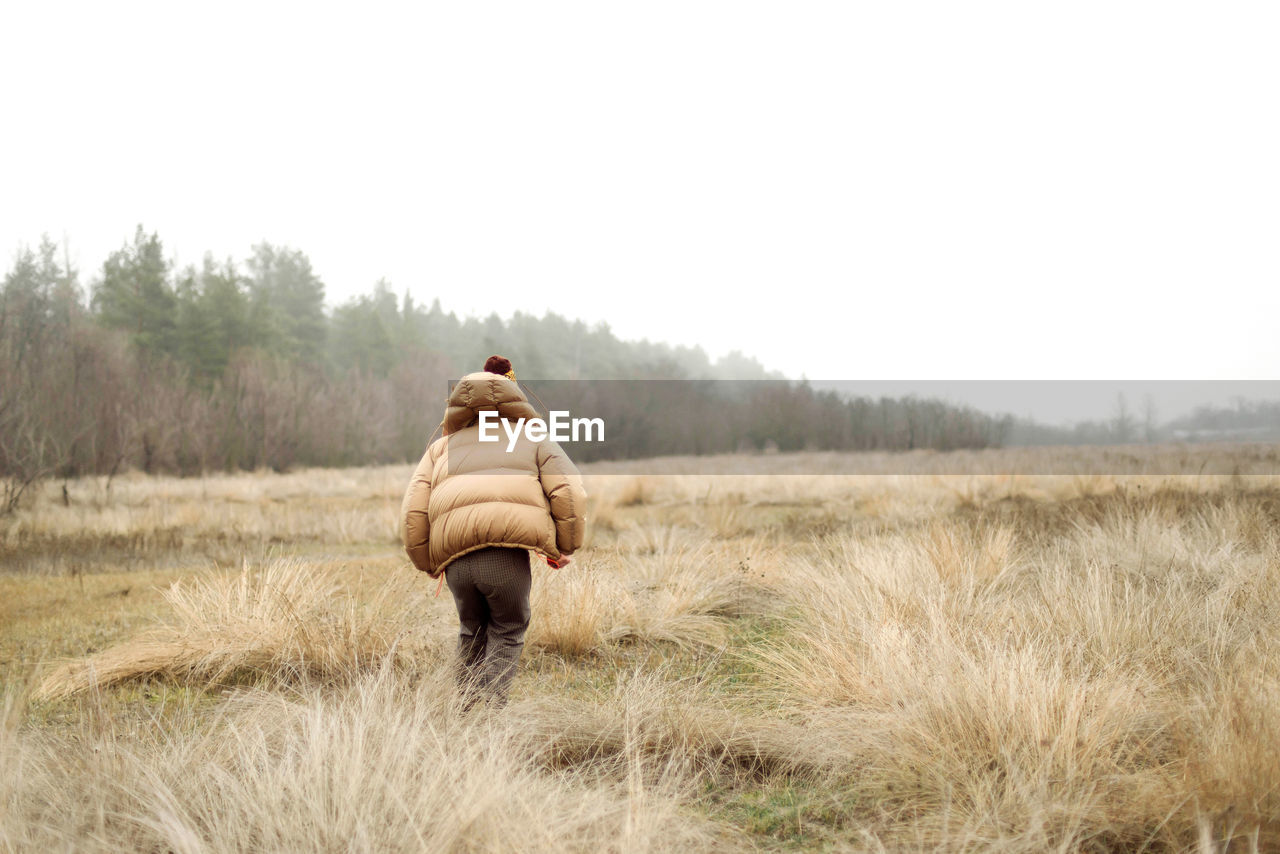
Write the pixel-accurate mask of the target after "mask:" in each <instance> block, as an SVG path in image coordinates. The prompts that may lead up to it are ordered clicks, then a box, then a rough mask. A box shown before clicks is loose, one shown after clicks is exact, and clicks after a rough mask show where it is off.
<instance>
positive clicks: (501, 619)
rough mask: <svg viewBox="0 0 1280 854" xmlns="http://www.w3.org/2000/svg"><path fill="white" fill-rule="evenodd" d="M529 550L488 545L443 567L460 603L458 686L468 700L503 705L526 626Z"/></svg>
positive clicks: (452, 591) (529, 571)
mask: <svg viewBox="0 0 1280 854" xmlns="http://www.w3.org/2000/svg"><path fill="white" fill-rule="evenodd" d="M532 577H533V576H532V572H531V570H530V567H529V550H528V549H512V548H497V547H492V546H490V547H486V548H483V549H477V550H476V551H473V552H468V553H467V554H465V555H463V556H462V557H460V558H458V559H456V560H454V561H453V562H452V563H450V564H449V566H448V567H446V568H445V580H446V581H447V582H448V584H449V592H450V593H452V594H453V601H454V604H456V605H457V606H458V621H459V623H460V628H459V633H458V660H457V679H458V685H459V687H460V688H461V689H462V692H463V694H464V695H466V696H467V697H468V698H469V700H471V701H473V702H474V701H475V700H480V699H484V700H487V701H489V702H490V703H492V704H493V705H495V706H501V705H504V704H505V703H506V701H507V693H508V691H509V690H510V688H511V681H512V680H513V679H514V678H515V675H516V664H517V663H518V662H519V661H520V653H521V652H522V651H523V650H524V636H525V632H526V631H527V630H528V628H529V588H530V586H531V584H532Z"/></svg>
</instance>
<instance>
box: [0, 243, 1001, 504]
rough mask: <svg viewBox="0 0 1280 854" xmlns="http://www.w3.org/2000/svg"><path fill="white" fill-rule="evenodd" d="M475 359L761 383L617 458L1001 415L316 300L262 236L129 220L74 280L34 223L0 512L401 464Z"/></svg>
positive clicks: (1, 372)
mask: <svg viewBox="0 0 1280 854" xmlns="http://www.w3.org/2000/svg"><path fill="white" fill-rule="evenodd" d="M493 353H501V354H503V355H506V356H508V357H510V358H511V359H512V361H513V362H514V363H515V365H516V366H517V372H518V374H519V376H520V379H521V382H524V381H525V380H526V379H535V378H546V379H548V380H572V379H627V380H637V379H652V380H670V379H709V378H714V379H717V380H772V381H773V382H768V383H762V384H758V385H757V384H752V383H743V384H742V386H743V387H744V388H750V389H752V391H750V392H744V394H745V395H746V397H742V396H739V398H736V399H726V400H724V401H723V402H722V404H721V405H722V406H723V408H724V411H723V412H720V413H712V412H706V413H705V415H704V417H705V418H706V419H707V420H706V421H705V423H704V424H702V425H699V426H701V427H704V428H705V429H703V430H700V431H698V432H699V434H700V435H703V436H704V439H703V440H701V441H700V442H699V443H698V444H697V445H696V447H695V446H694V445H690V447H687V448H686V447H684V446H683V445H681V444H680V443H678V442H677V443H675V444H673V443H672V442H671V440H670V435H671V434H672V431H671V430H670V429H668V428H670V427H672V426H673V425H675V424H676V423H677V422H678V421H679V418H678V416H679V413H673V412H670V411H669V410H670V407H664V405H663V401H662V400H661V399H654V400H651V401H650V402H649V403H650V406H649V408H648V410H647V417H646V418H645V419H643V429H640V428H639V427H636V425H632V427H633V429H632V431H631V433H630V435H629V436H628V440H627V441H626V442H624V443H613V444H612V445H611V450H612V451H613V452H614V453H618V454H622V455H625V456H634V457H639V456H646V455H652V454H653V453H655V452H662V453H682V452H687V453H693V452H703V453H710V452H717V451H724V450H759V449H764V448H770V449H771V448H778V449H781V450H789V449H798V448H821V449H855V448H880V449H908V448H958V447H970V448H971V447H988V446H993V445H999V444H1001V443H1002V442H1003V441H1004V439H1005V434H1006V432H1007V430H1008V428H1009V424H1010V422H1009V420H1008V419H997V418H992V417H990V416H987V415H984V414H982V413H979V412H977V411H975V410H972V409H965V408H959V407H955V406H951V405H948V404H944V403H940V402H937V401H929V400H918V399H915V398H907V399H902V400H891V399H882V400H876V401H871V400H856V401H848V400H844V399H841V398H838V397H836V396H834V395H831V394H822V393H818V392H814V391H813V390H811V389H809V388H808V387H807V385H805V384H803V383H793V382H788V381H785V380H782V378H781V377H778V376H777V375H774V374H770V373H768V372H767V371H765V370H764V368H763V367H761V365H760V364H759V363H758V362H756V361H755V360H754V359H751V358H748V357H746V356H743V355H741V354H739V353H732V354H730V355H728V356H726V357H724V358H722V359H719V360H717V361H714V362H713V361H712V360H710V359H709V358H708V357H707V355H706V353H705V352H704V351H703V350H702V349H701V348H700V347H671V346H668V345H665V344H655V343H650V342H648V341H639V342H637V341H622V340H619V339H618V338H617V337H616V336H615V335H614V334H613V333H612V332H611V331H610V330H609V328H608V326H606V325H603V324H600V325H595V326H588V325H587V324H584V323H582V322H581V321H577V320H571V319H568V318H564V317H561V316H559V315H556V314H553V313H547V314H546V315H544V316H542V317H534V316H531V315H528V314H523V313H520V312H516V313H515V314H513V315H511V316H510V317H508V318H506V319H504V318H502V317H499V316H498V315H497V314H491V315H489V316H488V317H485V318H475V317H467V318H458V317H457V316H456V315H454V314H453V313H449V312H446V311H445V310H444V309H443V308H442V306H441V304H440V302H439V300H435V301H433V302H432V303H431V304H430V305H429V306H428V305H423V304H420V303H418V302H415V301H414V299H413V298H412V297H411V296H410V295H409V294H408V293H407V292H406V293H404V294H403V295H402V296H398V295H397V294H396V293H395V292H394V291H393V290H392V289H391V287H390V285H388V284H387V283H386V282H378V283H377V284H375V285H374V286H373V288H372V290H371V291H370V292H369V293H367V294H365V295H363V296H360V297H357V298H354V299H351V300H348V301H347V302H344V303H342V304H341V305H338V306H336V307H334V308H332V310H328V309H326V305H325V288H324V284H323V282H322V281H321V279H320V278H319V276H318V275H317V274H316V272H315V271H314V270H313V269H312V267H311V263H310V261H309V260H308V258H307V256H306V255H305V254H303V253H302V252H301V251H298V250H296V249H290V248H282V247H276V246H272V245H270V244H268V243H262V244H259V245H257V246H255V247H253V248H252V251H251V253H250V255H249V257H248V258H247V259H245V260H244V261H243V262H236V261H233V260H223V261H218V260H215V259H213V258H212V257H210V256H206V257H205V259H204V262H203V264H201V265H200V266H199V267H196V266H188V267H185V268H182V269H175V268H174V267H173V265H172V264H171V262H169V261H168V260H167V259H166V257H165V252H164V247H163V244H162V243H161V240H160V238H159V236H158V235H157V234H154V233H151V234H148V233H147V232H146V231H145V230H144V229H143V228H142V227H141V226H140V227H139V228H138V229H137V232H136V234H135V236H134V239H133V241H132V243H126V244H125V245H124V246H122V247H121V248H120V249H119V250H117V251H115V252H113V253H111V255H110V257H108V258H107V259H106V261H105V262H104V263H103V265H102V267H101V269H100V270H98V271H97V272H96V273H94V274H93V275H92V276H91V277H90V278H89V281H88V282H87V283H83V282H82V281H81V277H80V273H79V271H78V270H75V269H72V267H71V265H70V263H69V262H68V261H67V259H66V257H65V251H64V250H61V249H60V248H59V246H58V245H57V244H56V243H55V242H53V241H51V240H49V239H48V238H47V237H46V238H45V239H44V240H43V241H42V242H41V244H40V245H39V246H38V247H36V248H34V249H31V248H24V249H21V250H20V251H18V253H17V254H16V256H15V258H14V260H13V263H12V266H11V268H10V269H9V271H8V272H7V273H6V275H5V277H4V281H3V289H2V290H0V477H3V478H4V488H5V494H4V495H0V510H3V509H5V508H6V506H7V507H8V508H10V509H11V508H12V506H13V504H14V503H15V502H16V500H17V495H18V494H20V492H21V490H22V488H24V487H25V485H26V484H29V483H31V482H34V481H35V480H37V479H39V478H41V477H49V476H61V477H71V476H77V475H83V474H110V473H114V472H118V471H121V470H123V469H126V468H130V467H132V468H137V469H141V470H143V471H147V472H173V473H180V474H196V473H200V472H206V471H215V470H230V469H256V468H260V467H270V468H274V469H277V470H286V469H289V468H290V467H293V466H299V465H306V466H347V465H363V464H370V463H383V462H399V461H406V460H411V459H414V458H416V457H417V456H418V455H420V454H421V452H422V449H423V447H424V446H425V444H426V442H427V439H428V437H429V436H430V435H431V434H432V432H433V430H434V429H435V427H436V425H437V424H438V423H439V420H440V417H441V413H442V409H443V400H444V398H445V395H446V393H447V390H448V380H449V379H450V378H456V377H458V376H460V375H461V374H463V373H468V372H470V371H474V370H478V369H479V368H480V366H481V365H483V363H484V360H485V358H486V357H487V356H489V355H490V354H493ZM626 387H627V384H618V386H617V388H619V389H620V390H621V389H624V388H626ZM655 387H656V386H655ZM613 411H621V410H620V409H619V408H618V406H617V405H615V406H614V407H613ZM664 419H667V420H664ZM680 423H681V427H682V430H681V431H680V432H681V434H682V435H688V434H689V429H688V428H689V424H688V423H687V422H680ZM706 436H712V437H714V439H713V440H707V439H706V438H705V437H706Z"/></svg>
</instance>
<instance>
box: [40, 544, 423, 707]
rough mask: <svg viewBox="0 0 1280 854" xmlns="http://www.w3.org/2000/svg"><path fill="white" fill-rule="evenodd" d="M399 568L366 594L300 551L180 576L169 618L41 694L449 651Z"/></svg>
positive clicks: (326, 667) (334, 671) (298, 673)
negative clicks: (233, 568) (253, 564)
mask: <svg viewBox="0 0 1280 854" xmlns="http://www.w3.org/2000/svg"><path fill="white" fill-rule="evenodd" d="M414 580H415V579H413V578H412V577H410V576H408V575H407V574H405V575H397V576H391V577H389V578H388V580H387V581H386V582H384V583H383V584H381V585H380V586H379V587H378V588H377V590H376V592H375V593H374V595H373V596H372V597H371V598H370V599H369V600H368V601H363V602H362V601H358V600H357V599H356V597H355V596H354V595H353V594H352V593H351V592H350V591H349V590H347V589H346V588H345V587H344V585H343V584H342V583H341V582H340V581H339V579H338V577H337V573H336V572H335V570H334V569H333V568H331V567H324V566H322V565H317V564H315V563H310V562H307V561H304V560H301V559H297V558H287V559H286V558H281V559H275V560H272V561H269V562H268V563H267V564H266V565H265V566H263V567H261V568H260V569H251V568H250V567H249V566H248V565H247V564H246V565H245V566H244V567H243V568H242V569H241V570H240V571H239V572H238V573H228V574H222V575H216V576H212V577H208V578H196V579H191V580H189V581H185V582H179V583H175V584H174V585H173V586H172V587H170V589H169V590H168V591H167V592H166V593H165V594H164V598H165V600H166V601H167V602H168V604H169V606H170V608H171V610H172V612H173V613H172V618H171V620H170V621H169V622H168V623H166V624H164V625H161V626H159V627H157V628H155V629H153V630H150V631H148V632H146V633H144V634H142V635H140V636H139V637H137V638H134V639H133V640H130V641H126V642H124V643H121V644H119V645H117V646H113V647H110V648H108V649H106V650H104V651H102V652H100V653H97V654H95V655H91V656H89V657H87V658H85V659H82V660H78V661H72V662H67V663H65V664H63V665H61V666H59V667H58V668H56V669H55V670H53V671H52V672H51V673H49V674H48V675H47V676H46V677H45V678H44V680H43V681H42V682H41V684H40V685H39V687H38V689H37V691H36V698H37V699H40V700H49V699H56V698H60V697H66V696H69V695H71V694H74V693H77V692H81V691H85V690H88V689H89V688H92V687H95V686H97V687H104V686H108V685H114V684H118V683H121V682H125V681H130V680H136V679H141V678H145V677H152V676H162V677H169V678H174V679H180V680H183V681H185V682H187V683H200V684H206V685H208V684H216V683H219V682H223V681H226V680H228V679H232V678H244V677H255V676H258V677H261V676H265V677H270V678H276V679H293V678H297V677H302V676H306V677H311V678H320V679H342V678H349V677H350V676H351V675H352V674H355V673H358V672H360V671H363V670H367V669H368V668H370V667H372V666H373V665H374V664H375V663H377V662H379V661H382V660H383V659H384V658H386V657H387V656H388V655H391V656H393V657H394V658H395V659H396V660H397V661H401V662H422V661H430V660H434V659H436V658H438V657H439V656H440V655H441V654H442V648H441V638H439V637H437V635H438V633H436V632H433V631H431V629H432V628H433V627H434V625H433V623H432V622H431V621H430V620H429V619H424V615H427V614H429V613H430V609H429V608H428V606H427V603H426V600H425V596H424V594H423V593H422V589H421V585H416V584H414V583H413V582H414Z"/></svg>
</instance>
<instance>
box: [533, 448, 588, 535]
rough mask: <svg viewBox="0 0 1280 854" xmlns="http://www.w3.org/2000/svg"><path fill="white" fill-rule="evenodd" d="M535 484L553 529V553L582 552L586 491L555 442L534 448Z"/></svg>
mask: <svg viewBox="0 0 1280 854" xmlns="http://www.w3.org/2000/svg"><path fill="white" fill-rule="evenodd" d="M538 480H539V481H541V483H542V491H543V493H544V494H545V495H546V496H547V504H548V505H550V507H551V518H552V520H553V521H554V522H555V526H556V549H558V550H559V552H560V554H562V555H568V554H572V553H573V552H575V551H577V550H578V549H580V548H582V540H583V537H584V536H585V535H586V531H587V491H586V489H584V488H583V485H582V475H581V474H579V472H578V469H577V467H576V466H575V465H574V464H573V462H572V461H571V460H570V459H569V456H568V455H567V454H566V453H565V452H564V451H563V450H562V449H561V448H560V446H559V445H557V444H556V443H555V442H541V443H539V445H538Z"/></svg>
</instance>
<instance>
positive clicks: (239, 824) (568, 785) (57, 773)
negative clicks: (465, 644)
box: [0, 666, 734, 852]
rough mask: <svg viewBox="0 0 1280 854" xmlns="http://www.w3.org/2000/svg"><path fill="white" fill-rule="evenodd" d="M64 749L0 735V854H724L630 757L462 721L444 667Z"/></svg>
mask: <svg viewBox="0 0 1280 854" xmlns="http://www.w3.org/2000/svg"><path fill="white" fill-rule="evenodd" d="M189 723H191V724H193V725H191V726H177V727H174V728H173V730H174V731H171V732H169V733H158V732H156V731H154V730H151V729H143V730H141V731H139V732H136V733H132V734H129V735H120V734H118V733H117V734H110V735H107V736H105V737H102V738H96V739H95V738H86V740H85V741H82V742H80V743H77V742H76V741H73V740H68V739H66V738H65V737H59V736H57V735H53V734H31V735H26V736H22V737H15V736H14V735H12V734H10V735H7V736H4V735H0V738H3V739H4V740H3V741H2V742H0V756H3V760H4V764H5V769H6V773H5V775H4V777H5V779H4V781H3V782H2V783H0V794H3V797H0V804H3V805H4V806H3V807H2V808H3V809H5V810H6V812H5V813H4V814H3V819H4V820H3V821H2V822H0V848H4V849H6V850H31V849H36V848H42V849H64V848H67V849H69V848H74V849H75V850H77V851H88V852H95V851H119V850H154V851H175V852H224V851H226V852H230V851H352V850H357V851H375V850H376V851H457V850H466V851H510V850H517V849H518V850H523V851H567V852H573V851H582V852H597V851H605V852H610V851H612V852H633V851H634V852H643V851H668V850H698V849H702V850H705V849H707V848H708V847H711V846H713V845H714V846H716V847H720V848H723V847H727V846H730V845H732V843H733V842H734V840H733V838H732V837H730V836H726V835H725V834H724V833H723V832H721V833H717V832H716V829H715V828H713V827H711V826H710V825H709V824H708V823H706V822H705V821H701V820H698V819H695V818H691V817H690V816H689V815H687V813H685V812H684V811H683V809H682V804H683V798H684V797H685V796H686V794H687V785H686V784H685V783H684V782H683V780H682V778H681V777H680V775H679V772H678V770H675V769H668V770H666V771H665V772H664V770H663V769H662V768H659V767H658V766H657V764H656V763H652V762H650V761H649V760H647V759H646V758H645V757H644V756H642V755H640V754H639V753H637V752H636V751H634V750H633V751H632V753H631V756H630V757H629V758H627V759H626V760H624V766H625V768H624V771H625V773H624V774H623V775H622V778H621V779H620V780H619V781H617V782H608V781H604V780H602V779H599V778H593V779H591V780H590V781H585V780H582V779H580V778H579V775H577V774H575V773H573V772H571V771H561V772H553V771H546V770H542V769H540V767H539V761H538V758H537V754H538V752H539V746H538V745H537V744H536V743H535V742H536V739H534V738H533V737H531V735H530V730H529V727H528V726H527V722H526V721H525V720H523V719H521V718H520V717H518V716H515V715H510V714H506V715H503V714H496V715H492V714H491V715H477V714H472V715H466V714H464V713H463V712H462V710H461V708H460V707H459V705H458V703H457V701H456V700H455V699H454V692H453V690H452V683H451V681H450V679H449V676H448V674H447V672H445V671H443V670H439V671H435V672H431V673H428V674H427V675H426V676H424V677H423V678H420V679H417V680H409V679H406V678H405V677H404V676H403V675H402V674H400V673H399V672H398V671H397V670H396V668H394V667H391V666H387V667H383V668H381V669H380V670H378V671H376V672H374V673H371V674H368V675H366V676H363V677H361V678H360V679H357V680H356V681H355V682H353V683H351V684H350V685H349V686H347V687H345V688H342V689H340V690H337V691H334V690H333V689H328V690H317V689H315V688H314V687H312V688H307V689H305V690H304V692H303V695H302V697H301V698H300V699H298V698H294V699H291V698H288V697H286V696H283V695H280V694H278V693H274V692H267V691H252V692H249V693H247V694H244V695H241V696H240V697H237V698H235V699H233V700H232V701H230V702H228V703H226V704H224V706H223V707H222V708H221V710H220V712H219V714H218V716H217V718H216V720H213V721H212V722H209V721H204V722H202V723H200V724H199V725H194V724H195V723H196V722H195V721H191V722H189Z"/></svg>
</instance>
